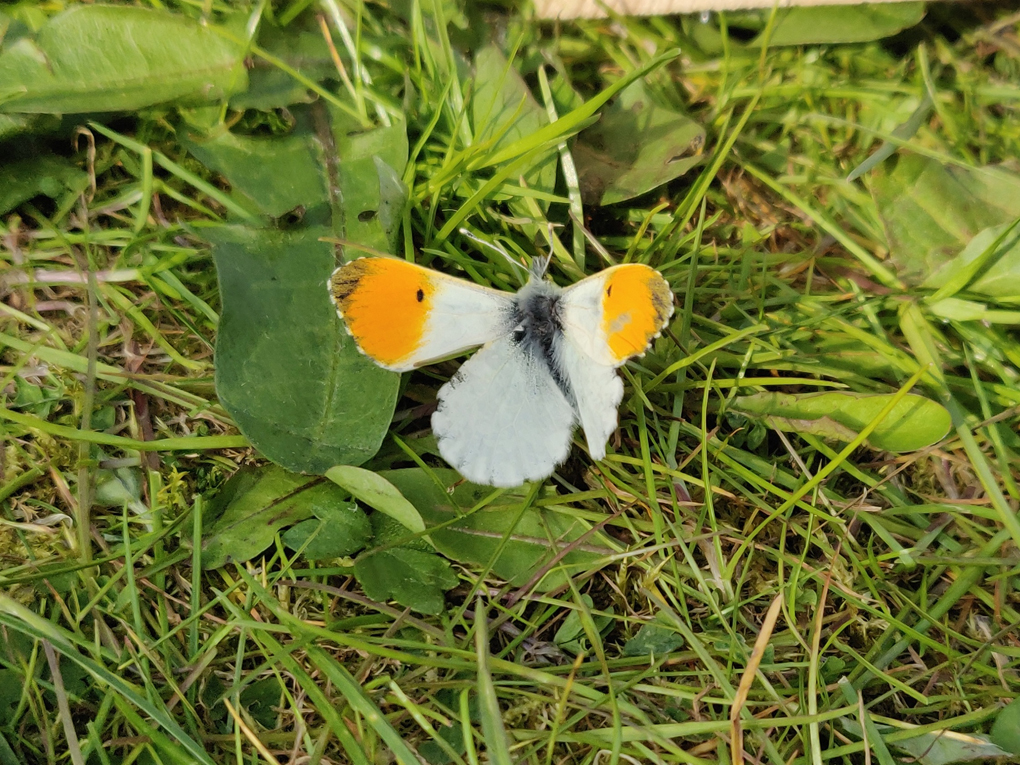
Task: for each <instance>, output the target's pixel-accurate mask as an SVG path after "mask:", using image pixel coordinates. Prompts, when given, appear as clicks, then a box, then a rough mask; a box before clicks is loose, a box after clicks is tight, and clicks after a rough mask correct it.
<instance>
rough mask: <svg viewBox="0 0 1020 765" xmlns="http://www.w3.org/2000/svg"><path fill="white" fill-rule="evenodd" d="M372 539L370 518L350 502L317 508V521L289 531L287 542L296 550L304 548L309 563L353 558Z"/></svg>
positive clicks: (284, 540) (311, 520) (312, 520)
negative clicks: (327, 559)
mask: <svg viewBox="0 0 1020 765" xmlns="http://www.w3.org/2000/svg"><path fill="white" fill-rule="evenodd" d="M371 538H372V526H371V524H369V522H368V516H366V515H365V513H364V512H362V510H361V509H360V508H359V507H358V506H357V505H356V504H354V503H353V502H348V503H347V504H345V505H338V506H329V507H319V508H316V510H315V517H314V518H309V519H308V520H307V521H302V522H301V523H299V524H297V525H296V526H292V527H291V528H290V529H288V530H287V532H286V533H285V534H284V535H283V543H284V544H285V545H287V547H289V548H291V549H292V550H301V549H302V548H303V552H302V555H304V557H305V558H307V559H308V560H323V559H325V558H342V557H344V556H345V555H353V554H354V553H356V552H357V551H358V550H360V549H361V548H362V547H364V546H365V545H366V544H367V543H368V540H369V539H371ZM309 539H310V540H311V541H309ZM306 542H307V545H306V544H305V543H306Z"/></svg>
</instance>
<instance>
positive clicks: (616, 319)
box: [561, 263, 673, 367]
mask: <svg viewBox="0 0 1020 765" xmlns="http://www.w3.org/2000/svg"><path fill="white" fill-rule="evenodd" d="M672 315H673V293H672V291H671V290H670V288H669V284H668V283H667V282H666V280H665V279H663V278H662V275H661V274H660V273H659V272H658V271H656V270H655V269H654V268H650V267H648V266H646V265H642V264H640V263H627V264H624V265H621V266H613V267H612V268H607V269H606V270H605V271H600V272H599V273H597V274H595V275H594V276H589V277H588V278H587V279H582V280H581V281H579V282H578V283H577V284H574V285H572V286H570V287H567V288H566V289H565V290H564V291H563V300H562V313H561V321H562V324H563V334H564V336H565V337H566V339H567V340H569V341H570V342H572V343H573V344H574V345H575V346H577V347H578V349H580V350H581V351H583V352H584V353H585V354H587V355H588V356H589V357H590V358H591V359H592V360H593V361H596V362H598V363H599V364H603V365H605V366H610V367H618V366H620V365H621V364H623V363H624V362H625V361H626V360H627V359H629V358H631V357H633V356H640V355H641V354H642V353H644V352H645V351H646V350H648V346H649V344H650V343H651V342H652V340H654V339H655V338H656V337H658V336H659V333H660V332H662V330H663V328H664V327H665V326H666V323H667V322H668V321H669V318H670V316H672Z"/></svg>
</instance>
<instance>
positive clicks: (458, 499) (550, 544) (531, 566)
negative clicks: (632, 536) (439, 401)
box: [383, 468, 613, 591]
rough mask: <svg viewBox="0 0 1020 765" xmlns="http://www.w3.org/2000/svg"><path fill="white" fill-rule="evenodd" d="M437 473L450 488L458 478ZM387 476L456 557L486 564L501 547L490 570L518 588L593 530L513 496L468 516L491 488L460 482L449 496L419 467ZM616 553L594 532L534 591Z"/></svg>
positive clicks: (555, 584) (437, 542)
mask: <svg viewBox="0 0 1020 765" xmlns="http://www.w3.org/2000/svg"><path fill="white" fill-rule="evenodd" d="M434 474H435V475H436V476H437V477H438V478H439V480H440V481H441V482H442V483H443V484H444V485H446V486H453V485H455V484H457V483H458V481H459V480H460V477H459V476H458V475H457V473H456V472H455V471H452V470H436V471H434ZM383 475H384V476H385V477H386V478H387V479H388V480H389V481H390V482H391V483H393V485H394V486H396V487H397V488H398V489H400V491H401V492H402V493H403V495H404V496H405V497H407V498H408V499H409V500H410V501H411V502H413V503H414V505H415V507H417V508H418V511H419V512H420V513H421V516H422V518H424V519H425V524H426V526H427V527H428V529H429V538H430V539H431V540H432V543H433V544H434V545H435V546H436V549H438V550H439V551H440V552H441V553H443V554H444V555H445V556H447V557H448V558H452V559H453V560H456V561H460V562H462V563H475V564H478V565H483V566H484V565H488V564H489V563H490V561H492V558H493V556H494V555H495V554H496V551H497V550H499V549H500V548H502V550H501V552H500V554H499V556H498V557H497V558H496V560H495V562H494V563H493V566H492V570H493V572H494V573H495V574H496V575H497V576H500V577H502V578H503V579H506V580H507V581H509V582H510V583H511V584H512V585H514V586H517V587H519V586H522V585H524V584H526V583H527V582H528V581H530V580H531V578H532V577H533V576H534V575H535V574H536V573H537V572H538V571H539V570H540V569H541V568H542V567H543V566H544V565H546V564H548V563H549V562H550V560H551V559H552V558H553V556H555V555H556V554H557V553H558V552H559V551H560V550H561V549H562V548H563V547H565V546H566V545H569V544H570V543H571V542H573V541H574V540H576V539H577V538H578V537H580V536H581V535H582V534H584V533H585V532H586V531H587V530H588V528H589V527H588V526H587V525H586V524H584V523H583V522H582V521H580V520H578V519H575V518H572V517H570V516H569V515H568V514H567V513H565V512H556V510H555V509H554V508H549V507H546V508H534V507H532V508H528V509H527V510H525V511H524V512H523V513H521V511H520V502H521V501H522V499H523V498H522V497H519V496H517V497H515V496H513V495H503V496H502V497H500V500H499V503H498V504H494V505H488V506H486V507H484V508H482V509H481V510H477V511H475V512H473V513H471V514H469V515H465V513H466V512H467V511H468V510H469V509H470V508H472V507H473V506H474V505H475V504H477V503H478V502H479V500H481V499H482V498H484V497H487V496H489V495H490V494H491V493H492V489H491V488H489V487H486V486H476V485H474V484H469V483H462V484H460V485H458V486H457V488H456V489H455V490H454V491H453V493H452V494H450V493H448V492H446V491H444V490H443V489H442V488H440V487H439V486H437V485H436V484H435V482H433V481H432V479H431V478H430V477H429V476H428V474H426V473H425V472H424V471H423V470H420V469H417V468H412V469H408V470H391V471H386V472H384V473H383ZM458 516H460V517H459V518H458ZM449 521H453V523H452V524H451V525H449V526H445V527H444V528H441V529H437V528H434V527H436V526H438V525H441V524H445V523H448V522H449ZM507 535H509V541H508V542H507V543H506V544H505V545H503V537H504V536H507ZM612 552H613V551H612V550H611V549H610V548H609V547H608V546H607V545H606V543H605V541H604V537H602V536H600V535H597V534H596V535H592V536H591V537H589V538H588V540H587V543H586V544H584V545H582V546H580V547H579V548H578V549H575V550H572V551H571V552H569V553H567V555H566V556H564V557H563V559H562V560H561V561H560V562H559V564H558V567H555V568H553V569H552V570H551V571H549V573H547V574H546V575H545V576H544V577H543V578H542V580H541V582H539V584H538V585H537V586H536V588H535V589H536V590H538V591H545V590H549V589H553V588H555V587H559V586H561V585H563V584H564V583H566V581H567V578H568V577H569V576H570V572H571V571H576V570H580V569H586V568H589V567H591V566H592V565H593V564H595V563H596V562H597V561H599V560H600V559H602V558H603V557H605V556H607V555H611V554H612Z"/></svg>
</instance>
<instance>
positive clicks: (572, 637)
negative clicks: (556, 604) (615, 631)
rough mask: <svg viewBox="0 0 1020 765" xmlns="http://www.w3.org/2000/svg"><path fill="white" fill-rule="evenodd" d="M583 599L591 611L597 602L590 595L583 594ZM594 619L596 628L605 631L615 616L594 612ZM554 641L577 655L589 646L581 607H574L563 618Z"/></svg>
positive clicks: (598, 630)
mask: <svg viewBox="0 0 1020 765" xmlns="http://www.w3.org/2000/svg"><path fill="white" fill-rule="evenodd" d="M581 600H582V601H583V602H584V605H585V606H587V607H588V610H589V611H590V610H591V609H592V608H594V606H595V603H594V601H592V599H591V596H590V595H582V596H581ZM608 611H609V613H610V614H612V612H613V607H612V606H610V607H609V609H608ZM592 621H593V622H594V625H595V630H596V631H597V632H599V633H603V632H605V630H606V629H607V628H609V627H611V626H612V624H613V617H612V616H611V615H610V616H606V615H596V614H592ZM553 643H555V644H556V645H557V646H559V647H560V648H561V649H563V650H564V651H566V652H567V653H569V654H571V655H577V654H578V653H580V652H581V651H584V650H586V649H587V647H588V639H587V635H586V634H585V631H584V621H583V620H582V617H581V611H580V610H579V609H573V610H571V611H570V613H568V614H567V615H566V617H565V618H564V619H563V623H562V624H561V625H560V627H559V629H558V630H556V634H554V635H553Z"/></svg>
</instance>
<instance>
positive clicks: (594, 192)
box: [571, 81, 705, 205]
mask: <svg viewBox="0 0 1020 765" xmlns="http://www.w3.org/2000/svg"><path fill="white" fill-rule="evenodd" d="M704 143H705V130H704V128H702V127H701V126H700V125H698V124H697V123H696V122H694V121H693V120H691V119H689V118H688V117H687V116H685V115H683V114H681V113H680V112H678V111H675V110H673V109H668V108H666V107H663V106H659V105H658V104H656V103H655V99H654V98H653V97H652V96H651V94H650V93H649V92H648V90H647V88H646V87H645V85H644V83H643V82H641V81H638V82H635V83H633V84H632V85H629V86H628V87H626V88H624V89H623V90H622V91H621V92H620V95H619V96H618V97H617V99H616V100H615V101H614V102H613V103H612V105H611V106H610V107H609V108H608V109H606V110H605V112H604V113H603V114H602V119H601V120H600V121H599V122H597V123H596V124H594V125H592V126H591V127H589V128H587V129H586V130H584V131H582V132H581V133H580V135H578V137H577V140H576V141H574V145H573V148H572V150H571V152H572V154H573V156H574V162H575V163H576V164H577V174H578V180H579V182H580V187H581V197H582V199H583V200H584V202H585V204H600V205H609V204H614V203H616V202H622V201H623V200H625V199H631V198H632V197H636V196H638V195H640V194H644V193H646V192H648V191H651V190H652V189H655V188H658V187H659V186H661V185H663V184H664V183H668V182H669V181H671V180H673V179H674V178H679V177H680V176H681V175H683V174H684V173H686V172H687V171H688V170H690V169H691V168H692V167H694V166H695V165H696V164H698V163H699V162H700V161H701V148H702V146H703V145H704Z"/></svg>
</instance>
